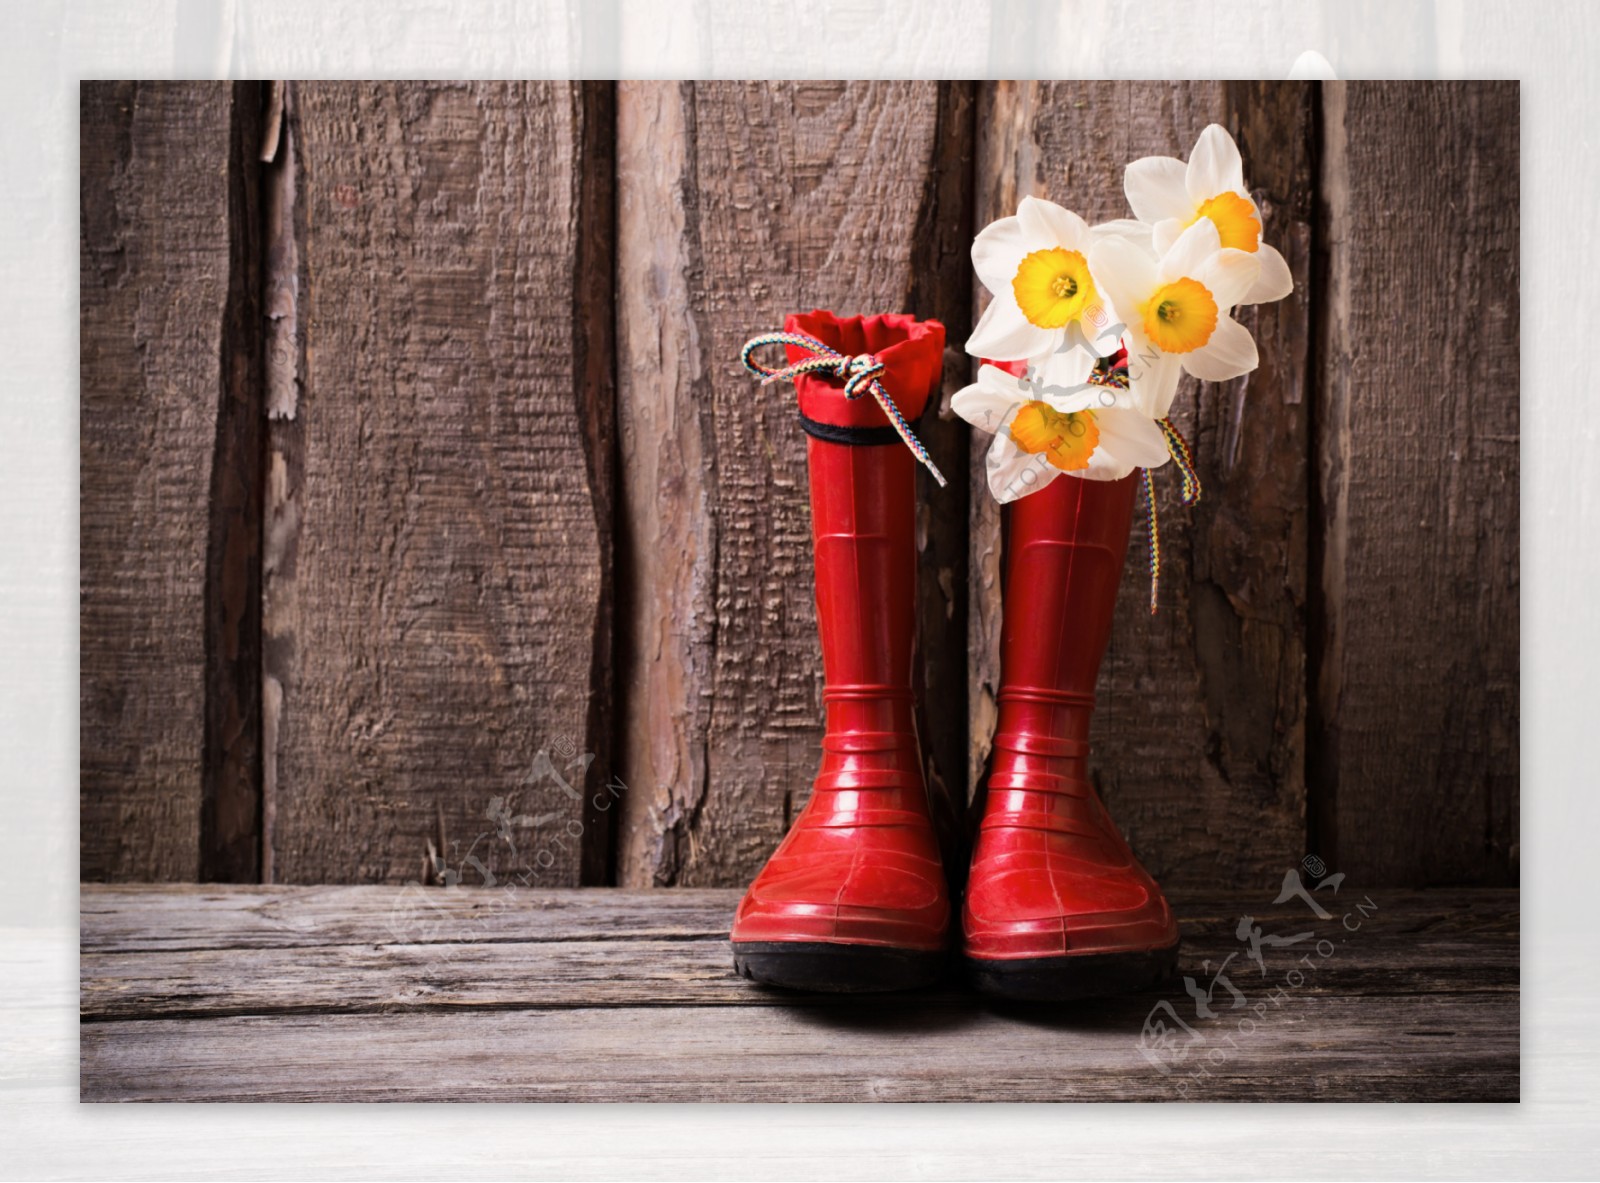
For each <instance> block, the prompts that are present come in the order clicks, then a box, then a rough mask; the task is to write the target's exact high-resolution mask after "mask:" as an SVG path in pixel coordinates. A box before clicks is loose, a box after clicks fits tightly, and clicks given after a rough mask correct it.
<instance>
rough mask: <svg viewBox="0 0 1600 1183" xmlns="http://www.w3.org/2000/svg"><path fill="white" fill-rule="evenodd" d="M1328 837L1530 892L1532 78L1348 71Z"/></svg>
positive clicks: (1456, 877) (1324, 684) (1336, 138)
mask: <svg viewBox="0 0 1600 1183" xmlns="http://www.w3.org/2000/svg"><path fill="white" fill-rule="evenodd" d="M1323 103H1324V111H1325V113H1326V119H1325V128H1326V130H1325V137H1324V139H1325V150H1324V153H1323V162H1322V177H1321V190H1322V194H1323V201H1324V203H1325V221H1326V227H1325V229H1324V230H1323V232H1322V235H1321V237H1322V240H1323V243H1324V244H1325V250H1326V252H1327V276H1328V290H1327V309H1328V311H1327V314H1326V315H1325V316H1324V317H1323V318H1322V321H1321V328H1322V333H1323V340H1322V345H1321V348H1320V359H1319V360H1320V364H1319V367H1318V378H1319V385H1318V395H1317V417H1318V422H1319V425H1320V430H1319V433H1318V439H1317V456H1316V458H1317V465H1318V484H1317V494H1318V503H1319V511H1320V512H1319V518H1320V520H1319V523H1318V525H1319V532H1320V535H1321V537H1322V540H1323V545H1322V549H1321V561H1320V566H1319V571H1318V584H1319V590H1320V596H1321V601H1320V602H1321V611H1320V612H1319V614H1318V627H1317V633H1316V635H1315V636H1314V638H1313V640H1314V642H1315V645H1316V651H1317V653H1318V654H1319V662H1318V666H1317V671H1316V682H1315V693H1314V702H1315V705H1316V719H1315V724H1314V726H1315V729H1316V731H1315V733H1316V738H1317V747H1316V760H1315V764H1316V766H1317V775H1318V776H1319V777H1320V778H1321V779H1320V780H1319V782H1318V784H1317V789H1318V802H1319V813H1318V817H1317V819H1316V822H1317V830H1318V831H1319V833H1320V834H1323V835H1327V840H1326V842H1325V843H1324V844H1325V845H1326V846H1327V847H1328V848H1329V849H1330V850H1331V851H1332V852H1334V854H1335V855H1336V857H1337V859H1338V862H1339V865H1340V866H1342V867H1345V868H1347V869H1348V870H1349V871H1350V872H1351V873H1352V874H1358V875H1360V876H1362V877H1363V878H1364V879H1367V880H1370V881H1372V882H1402V883H1506V882H1515V878H1516V859H1517V849H1516V848H1517V843H1518V840H1519V837H1518V835H1519V827H1518V812H1517V805H1518V782H1517V758H1518V725H1517V724H1518V719H1517V708H1518V631H1519V630H1518V608H1519V580H1518V573H1519V566H1518V560H1519V553H1518V542H1519V537H1520V535H1519V531H1518V489H1517V474H1518V466H1517V450H1518V443H1519V438H1520V437H1519V426H1518V410H1519V405H1518V399H1517V383H1518V342H1517V329H1518V279H1519V275H1518V262H1517V235H1518V203H1517V202H1518V161H1519V155H1518V150H1517V147H1518V99H1517V84H1516V83H1515V82H1469V83H1434V84H1429V85H1425V86H1424V85H1416V84H1412V83H1361V84H1358V85H1350V84H1346V83H1331V84H1329V85H1328V86H1326V87H1325V88H1324V93H1323Z"/></svg>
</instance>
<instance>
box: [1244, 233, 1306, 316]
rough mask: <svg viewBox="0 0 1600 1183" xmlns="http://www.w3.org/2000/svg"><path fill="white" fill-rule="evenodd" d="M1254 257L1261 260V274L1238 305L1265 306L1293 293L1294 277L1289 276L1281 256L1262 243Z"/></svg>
mask: <svg viewBox="0 0 1600 1183" xmlns="http://www.w3.org/2000/svg"><path fill="white" fill-rule="evenodd" d="M1256 257H1257V258H1258V259H1260V260H1261V272H1260V274H1259V275H1257V276H1256V281H1255V283H1254V284H1252V285H1251V286H1250V290H1249V291H1248V292H1246V293H1245V294H1244V295H1243V296H1242V297H1241V298H1240V300H1239V303H1241V304H1266V303H1269V302H1270V301H1272V300H1281V299H1283V298H1284V297H1285V296H1287V295H1288V294H1289V293H1290V292H1292V291H1294V276H1292V275H1290V274H1289V264H1288V263H1287V262H1286V261H1285V260H1284V257H1283V256H1282V255H1280V254H1279V253H1278V252H1277V251H1276V250H1274V249H1273V248H1272V247H1270V246H1268V245H1267V244H1266V243H1262V244H1261V245H1260V246H1259V247H1258V248H1256Z"/></svg>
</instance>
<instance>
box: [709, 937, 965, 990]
mask: <svg viewBox="0 0 1600 1183" xmlns="http://www.w3.org/2000/svg"><path fill="white" fill-rule="evenodd" d="M948 962H949V958H948V956H947V955H946V954H945V953H944V952H943V950H934V951H932V952H925V951H922V950H919V949H890V948H885V947H884V946H882V945H836V944H829V943H827V942H823V941H740V942H737V943H735V944H734V946H733V968H734V969H735V970H736V971H738V974H739V976H740V977H741V978H749V979H750V980H751V981H753V982H761V983H764V984H765V985H768V986H781V987H782V988H783V989H785V990H808V991H811V992H813V993H826V994H875V993H884V992H887V991H890V990H915V989H918V988H919V987H922V986H931V985H933V983H935V982H937V981H938V980H939V979H940V978H941V977H942V976H943V975H944V971H945V966H946V965H947V964H948Z"/></svg>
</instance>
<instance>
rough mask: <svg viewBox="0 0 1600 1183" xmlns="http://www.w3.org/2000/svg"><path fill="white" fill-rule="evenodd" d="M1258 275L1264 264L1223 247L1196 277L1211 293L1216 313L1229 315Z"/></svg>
mask: <svg viewBox="0 0 1600 1183" xmlns="http://www.w3.org/2000/svg"><path fill="white" fill-rule="evenodd" d="M1258 253H1259V252H1258ZM1259 274H1261V260H1260V259H1258V258H1256V256H1255V254H1252V253H1250V252H1249V251H1239V250H1234V249H1233V248H1232V247H1224V248H1223V249H1222V250H1220V251H1218V252H1217V253H1216V254H1214V255H1212V256H1211V257H1210V258H1209V259H1207V260H1206V261H1205V262H1204V263H1202V264H1201V265H1200V270H1198V271H1196V272H1195V273H1194V277H1195V278H1196V279H1197V280H1199V281H1200V282H1201V283H1203V284H1204V285H1205V286H1206V290H1207V291H1209V292H1210V293H1211V298H1212V299H1213V300H1215V301H1216V302H1217V310H1218V311H1219V312H1226V311H1227V310H1228V309H1230V308H1232V307H1233V306H1234V305H1235V304H1237V303H1239V301H1240V300H1242V299H1243V298H1244V295H1245V293H1246V292H1248V291H1249V290H1250V288H1251V286H1252V285H1253V284H1254V283H1255V281H1256V276H1258V275H1259Z"/></svg>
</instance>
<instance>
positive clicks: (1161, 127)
mask: <svg viewBox="0 0 1600 1183" xmlns="http://www.w3.org/2000/svg"><path fill="white" fill-rule="evenodd" d="M984 92H985V96H984V101H985V104H986V114H985V115H984V116H983V117H981V118H980V126H981V128H982V129H983V131H982V134H981V136H980V143H981V147H980V162H981V163H980V170H979V193H978V205H979V221H980V223H987V222H989V221H992V220H993V219H995V218H998V217H1004V216H1006V215H1008V214H1011V213H1013V212H1015V210H1016V206H1017V202H1018V201H1019V200H1020V199H1021V198H1022V197H1023V196H1025V195H1028V194H1032V195H1035V196H1040V197H1046V198H1049V199H1051V200H1054V201H1057V202H1059V203H1060V204H1063V205H1065V206H1067V207H1068V208H1071V209H1074V210H1077V211H1078V212H1079V213H1081V214H1082V215H1083V216H1084V217H1085V218H1086V219H1088V221H1090V222H1091V223H1095V222H1100V221H1104V220H1107V219H1110V218H1119V217H1126V216H1128V211H1127V203H1126V199H1125V198H1124V196H1123V192H1122V177H1123V170H1124V168H1125V167H1126V165H1127V163H1128V162H1130V161H1132V160H1135V159H1138V158H1140V157H1143V156H1152V155H1167V156H1179V157H1186V156H1187V155H1188V153H1189V150H1190V149H1191V148H1192V146H1193V144H1194V141H1195V139H1196V137H1197V136H1198V135H1199V133H1200V131H1201V130H1202V129H1203V128H1204V127H1205V126H1206V124H1208V123H1211V122H1218V123H1221V124H1223V125H1224V126H1225V127H1227V128H1228V129H1229V130H1230V132H1232V133H1233V134H1234V135H1235V137H1236V138H1237V139H1238V141H1239V144H1240V149H1241V151H1242V152H1243V154H1244V157H1245V174H1246V177H1247V178H1249V179H1250V180H1251V181H1252V183H1253V184H1254V185H1255V186H1256V190H1255V193H1256V197H1257V199H1258V201H1259V202H1260V203H1261V205H1262V208H1263V210H1264V212H1265V215H1266V230H1265V233H1266V237H1267V239H1268V240H1269V241H1270V242H1272V243H1273V244H1274V245H1276V246H1277V247H1278V248H1279V249H1280V250H1281V251H1282V252H1283V253H1284V256H1285V257H1286V258H1287V259H1288V260H1289V263H1290V266H1291V268H1292V269H1293V270H1294V272H1295V276H1296V288H1297V291H1296V294H1295V295H1293V296H1291V297H1290V298H1289V299H1288V300H1286V301H1284V302H1283V303H1282V304H1280V305H1277V306H1275V307H1273V308H1270V309H1267V310H1264V311H1245V312H1242V313H1241V316H1240V319H1241V321H1242V323H1244V324H1245V325H1247V326H1248V327H1249V328H1251V329H1252V331H1254V332H1255V333H1256V336H1257V341H1258V344H1259V346H1260V349H1261V352H1262V355H1263V359H1264V360H1263V364H1262V366H1261V368H1260V369H1259V370H1257V371H1256V372H1254V373H1252V374H1250V375H1248V376H1247V377H1245V378H1242V379H1238V380H1236V381H1233V382H1229V383H1223V384H1217V385H1211V384H1202V383H1197V382H1195V381H1193V380H1192V379H1187V378H1186V379H1185V381H1184V386H1183V388H1182V389H1181V390H1180V393H1179V396H1178V401H1177V402H1176V403H1175V404H1174V412H1173V418H1174V421H1175V422H1176V423H1177V424H1178V425H1179V427H1180V429H1181V430H1182V431H1183V432H1184V433H1185V434H1186V435H1187V436H1188V437H1189V439H1190V440H1191V442H1192V443H1194V445H1195V448H1196V453H1197V456H1196V462H1197V470H1198V472H1199V475H1200V478H1201V480H1202V482H1203V484H1204V487H1205V495H1204V499H1203V500H1202V502H1201V503H1200V505H1199V506H1197V507H1195V508H1194V509H1193V510H1190V509H1186V508H1184V507H1183V506H1182V504H1181V502H1180V501H1179V499H1178V496H1177V482H1176V480H1175V479H1171V474H1170V473H1165V472H1163V473H1158V474H1157V479H1156V487H1157V491H1158V498H1157V501H1158V507H1159V511H1160V515H1161V521H1162V541H1163V547H1162V585H1161V610H1160V613H1159V614H1158V615H1156V616H1154V617H1152V616H1151V615H1150V612H1149V606H1148V605H1149V573H1148V570H1147V568H1146V563H1145V548H1146V539H1145V531H1144V528H1143V527H1142V526H1141V525H1135V527H1134V536H1133V539H1132V540H1131V543H1130V546H1129V554H1128V565H1127V569H1126V572H1125V574H1124V577H1123V583H1122V589H1121V593H1120V595H1119V598H1118V603H1117V614H1116V623H1115V627H1114V631H1113V633H1112V637H1111V644H1110V648H1109V650H1108V652H1107V656H1106V661H1105V665H1104V666H1103V668H1102V670H1101V675H1100V684H1099V687H1098V691H1097V694H1098V700H1099V707H1098V709H1097V711H1096V714H1095V719H1094V727H1093V731H1092V737H1091V738H1092V742H1093V745H1094V747H1093V755H1092V759H1091V775H1092V776H1093V778H1094V780H1095V783H1096V785H1097V787H1098V788H1099V790H1100V792H1101V794H1102V796H1103V797H1104V799H1105V801H1106V804H1107V806H1108V808H1110V810H1111V812H1112V814H1113V816H1114V817H1115V818H1116V819H1117V822H1118V824H1119V825H1120V826H1121V827H1122V829H1123V832H1124V833H1125V834H1126V835H1127V836H1128V839H1129V841H1130V842H1131V843H1132V844H1133V846H1134V848H1135V849H1136V850H1137V851H1138V853H1139V855H1140V857H1141V858H1142V859H1143V860H1144V861H1145V864H1146V865H1147V866H1148V867H1149V868H1150V870H1151V872H1152V873H1153V874H1155V875H1156V876H1157V878H1159V879H1160V880H1161V881H1162V882H1163V883H1164V884H1167V885H1177V886H1181V885H1184V884H1215V883H1239V882H1244V881H1247V880H1248V879H1249V878H1251V877H1252V876H1253V875H1256V874H1259V873H1261V872H1263V871H1265V870H1267V869H1269V868H1271V867H1273V866H1281V865H1284V864H1285V863H1287V864H1291V865H1292V864H1293V863H1294V862H1295V861H1296V860H1297V859H1298V858H1299V856H1300V854H1301V853H1302V852H1303V850H1304V844H1305V822H1304V809H1305V774H1304V761H1305V662H1306V656H1305V637H1304V634H1305V624H1304V613H1305V598H1306V504H1307V492H1306V471H1307V463H1306V454H1307V451H1306V450H1307V442H1306V441H1307V399H1306V396H1305V377H1306V347H1307V341H1308V339H1309V312H1308V304H1307V302H1306V281H1307V275H1308V268H1309V264H1310V217H1311V197H1312V190H1311V179H1312V178H1311V162H1310V155H1309V143H1308V137H1309V122H1310V113H1311V91H1310V87H1309V86H1308V85H1306V84H1299V83H1276V84H1272V83H1262V84H1257V85H1244V84H1227V85H1224V84H1221V83H1178V84H1173V83H1040V82H1015V83H1013V82H1000V83H993V84H987V85H986V86H985V87H984ZM981 294H982V293H981V289H980V295H981ZM980 441H983V442H982V443H980ZM986 441H987V437H983V436H980V437H976V438H975V441H974V448H973V452H974V460H973V469H972V480H973V488H974V495H973V500H974V515H973V534H972V578H973V586H972V605H973V608H972V618H971V623H970V638H971V661H972V667H971V671H970V699H969V701H970V703H971V709H972V715H973V721H974V722H973V727H974V731H973V743H972V757H973V761H974V763H975V764H976V763H978V762H979V761H981V759H982V758H984V757H986V756H987V751H988V746H987V745H988V740H989V736H990V735H992V731H993V724H994V718H995V707H994V695H995V692H996V690H997V689H998V686H999V677H1000V669H999V642H1000V625H1001V618H1002V597H1001V586H1000V572H1001V569H1002V567H1003V559H1002V554H1001V529H1000V514H999V513H998V512H997V509H996V507H995V505H994V503H993V499H992V498H991V497H990V496H989V494H988V492H987V489H986V487H985V485H984V478H983V469H982V464H981V460H980V459H979V457H980V455H981V452H982V449H983V448H984V447H986V446H987V443H986ZM980 725H981V726H980Z"/></svg>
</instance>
